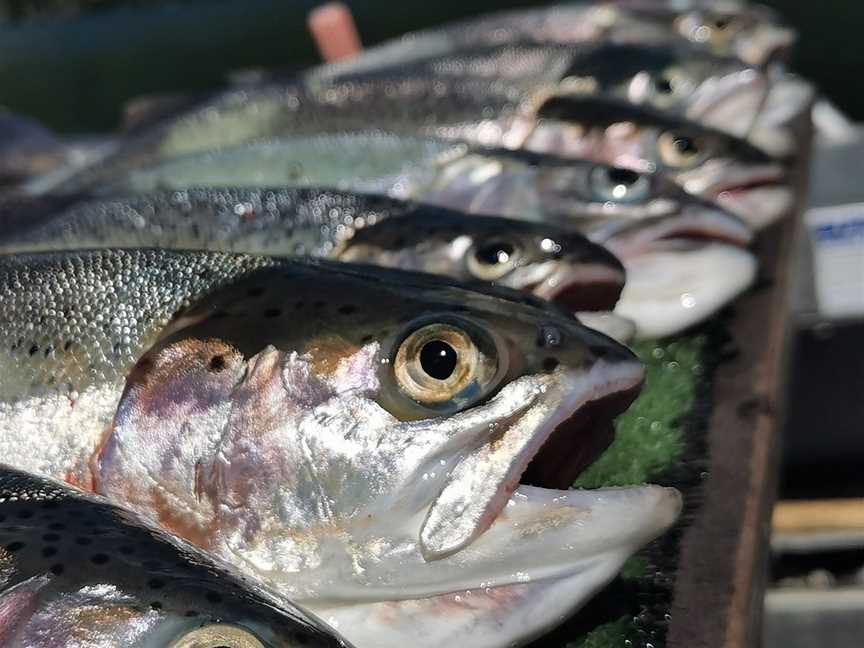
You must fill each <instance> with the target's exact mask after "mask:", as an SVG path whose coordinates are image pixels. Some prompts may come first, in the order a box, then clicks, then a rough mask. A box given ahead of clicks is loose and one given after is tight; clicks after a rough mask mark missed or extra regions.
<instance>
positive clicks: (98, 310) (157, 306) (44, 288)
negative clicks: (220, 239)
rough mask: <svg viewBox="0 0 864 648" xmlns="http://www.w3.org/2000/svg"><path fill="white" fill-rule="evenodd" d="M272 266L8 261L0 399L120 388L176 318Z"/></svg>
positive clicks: (205, 260)
mask: <svg viewBox="0 0 864 648" xmlns="http://www.w3.org/2000/svg"><path fill="white" fill-rule="evenodd" d="M271 263H272V262H271ZM266 264H268V260H267V259H258V258H255V257H246V256H232V255H227V254H215V253H214V254H200V255H195V256H194V257H191V256H189V255H183V254H176V253H170V252H162V251H158V250H128V251H115V252H112V253H110V254H108V253H99V252H94V253H87V254H83V255H77V254H62V255H60V254H58V255H53V254H52V255H45V256H42V257H30V256H20V257H4V258H2V259H0V363H2V367H3V371H2V373H0V394H2V397H3V399H4V400H7V401H9V400H14V399H15V398H16V397H21V396H24V395H32V394H34V393H39V391H40V390H60V391H66V392H69V393H72V392H75V391H79V390H81V389H83V388H85V387H87V386H88V385H90V384H92V383H93V382H94V381H95V380H104V381H114V380H120V379H122V378H123V377H125V374H126V372H127V371H128V368H129V367H130V366H131V364H132V363H133V362H134V361H135V359H136V358H137V357H138V356H139V355H140V354H141V353H142V352H143V350H144V349H146V348H147V346H148V345H149V344H151V343H152V342H153V341H154V339H155V338H156V336H158V333H159V331H160V330H161V329H162V328H163V327H164V326H165V325H166V324H167V323H168V322H169V321H170V319H171V317H172V316H173V315H174V314H175V313H176V312H177V311H178V310H180V309H182V308H183V307H184V306H186V305H187V304H189V302H190V301H192V300H194V299H195V298H196V297H198V296H201V295H203V294H205V293H207V292H208V291H209V290H211V289H213V288H214V287H216V286H218V285H219V284H220V283H223V282H224V281H226V280H228V279H230V278H232V277H237V276H240V275H243V274H246V273H248V272H250V271H251V270H253V269H255V268H258V267H261V266H263V265H266Z"/></svg>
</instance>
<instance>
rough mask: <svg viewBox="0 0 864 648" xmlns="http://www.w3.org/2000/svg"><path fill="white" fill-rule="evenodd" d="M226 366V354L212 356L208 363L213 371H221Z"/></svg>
mask: <svg viewBox="0 0 864 648" xmlns="http://www.w3.org/2000/svg"><path fill="white" fill-rule="evenodd" d="M224 368H225V356H222V355H215V356H213V357H212V358H210V364H209V365H208V369H209V370H210V371H212V372H213V373H219V372H220V371H222V370H223V369H224Z"/></svg>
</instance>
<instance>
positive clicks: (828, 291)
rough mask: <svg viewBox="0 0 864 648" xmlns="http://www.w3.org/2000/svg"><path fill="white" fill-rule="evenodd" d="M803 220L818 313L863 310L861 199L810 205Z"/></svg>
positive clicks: (844, 313) (841, 314)
mask: <svg viewBox="0 0 864 648" xmlns="http://www.w3.org/2000/svg"><path fill="white" fill-rule="evenodd" d="M805 222H806V223H807V226H808V229H809V232H810V241H811V244H812V246H813V266H814V273H815V277H814V279H815V285H816V299H817V301H818V303H819V311H820V313H822V314H823V315H826V316H834V317H849V316H856V315H862V314H864V203H856V204H853V205H838V206H836V207H820V208H818V209H811V210H809V211H808V212H807V215H806V217H805Z"/></svg>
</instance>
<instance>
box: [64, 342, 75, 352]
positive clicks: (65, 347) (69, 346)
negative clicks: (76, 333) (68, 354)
mask: <svg viewBox="0 0 864 648" xmlns="http://www.w3.org/2000/svg"><path fill="white" fill-rule="evenodd" d="M73 344H75V343H74V342H73V341H72V340H66V342H65V343H64V344H63V350H64V351H68V350H69V349H71V348H72V345H73Z"/></svg>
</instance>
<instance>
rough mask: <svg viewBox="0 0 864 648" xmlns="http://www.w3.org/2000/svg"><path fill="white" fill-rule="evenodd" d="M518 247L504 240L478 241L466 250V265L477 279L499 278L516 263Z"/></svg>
mask: <svg viewBox="0 0 864 648" xmlns="http://www.w3.org/2000/svg"><path fill="white" fill-rule="evenodd" d="M519 257H520V250H519V248H518V247H517V246H516V245H514V244H513V243H510V242H508V241H504V240H497V239H496V240H493V241H488V242H484V243H479V244H476V243H475V245H474V246H472V247H471V249H470V250H468V255H467V257H466V265H467V267H468V271H469V272H470V273H471V274H472V275H474V276H475V277H476V278H477V279H483V280H486V281H493V280H495V279H500V278H501V277H503V276H504V275H506V274H507V273H509V272H510V271H511V270H513V268H515V267H516V266H517V265H518V262H519Z"/></svg>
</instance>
